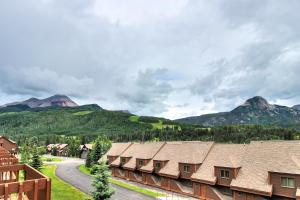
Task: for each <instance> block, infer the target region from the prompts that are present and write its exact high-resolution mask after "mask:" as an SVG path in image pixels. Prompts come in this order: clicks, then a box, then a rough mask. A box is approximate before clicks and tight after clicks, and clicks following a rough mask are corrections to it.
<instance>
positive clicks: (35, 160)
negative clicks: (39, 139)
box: [30, 147, 43, 170]
mask: <svg viewBox="0 0 300 200" xmlns="http://www.w3.org/2000/svg"><path fill="white" fill-rule="evenodd" d="M42 165H43V162H42V160H41V158H40V155H39V154H38V151H37V148H36V147H35V148H34V149H33V152H32V158H31V162H30V166H31V167H33V168H35V169H37V170H40V169H41V167H42Z"/></svg>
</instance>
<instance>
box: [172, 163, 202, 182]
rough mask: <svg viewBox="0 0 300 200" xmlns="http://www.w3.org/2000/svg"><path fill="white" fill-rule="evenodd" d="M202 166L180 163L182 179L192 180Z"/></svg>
mask: <svg viewBox="0 0 300 200" xmlns="http://www.w3.org/2000/svg"><path fill="white" fill-rule="evenodd" d="M200 166H201V164H190V163H178V167H179V171H180V178H185V179H190V178H191V176H192V174H193V173H195V172H196V171H197V170H198V169H199V167H200Z"/></svg>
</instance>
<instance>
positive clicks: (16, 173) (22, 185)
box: [0, 164, 51, 200]
mask: <svg viewBox="0 0 300 200" xmlns="http://www.w3.org/2000/svg"><path fill="white" fill-rule="evenodd" d="M21 171H22V172H23V173H24V181H20V179H19V178H20V174H21V173H20V172H21ZM12 197H14V199H15V200H25V199H26V200H27V199H28V200H50V199H51V179H49V178H47V177H46V176H44V175H43V174H42V173H40V172H38V171H37V170H35V169H33V168H32V167H30V166H28V165H24V164H18V165H7V166H0V199H3V200H10V199H12Z"/></svg>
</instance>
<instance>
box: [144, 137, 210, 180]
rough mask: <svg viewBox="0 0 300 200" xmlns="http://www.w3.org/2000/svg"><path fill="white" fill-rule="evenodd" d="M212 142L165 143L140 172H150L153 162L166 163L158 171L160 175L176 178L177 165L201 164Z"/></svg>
mask: <svg viewBox="0 0 300 200" xmlns="http://www.w3.org/2000/svg"><path fill="white" fill-rule="evenodd" d="M212 145H213V142H200V141H184V142H167V143H166V144H165V145H164V147H163V148H162V149H161V150H160V151H159V152H158V153H157V154H156V156H155V157H154V158H153V159H152V160H151V162H149V163H148V164H147V165H146V166H144V167H142V168H141V170H144V171H149V172H152V171H153V170H154V168H153V160H155V161H167V163H166V165H165V166H164V167H163V168H162V169H161V170H160V171H159V174H161V175H167V176H174V177H178V176H179V174H180V171H179V163H186V164H201V163H202V162H203V160H204V159H205V157H206V156H207V154H208V152H209V150H210V149H211V147H212Z"/></svg>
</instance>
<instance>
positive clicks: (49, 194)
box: [46, 179, 51, 200]
mask: <svg viewBox="0 0 300 200" xmlns="http://www.w3.org/2000/svg"><path fill="white" fill-rule="evenodd" d="M46 200H51V179H47V188H46Z"/></svg>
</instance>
